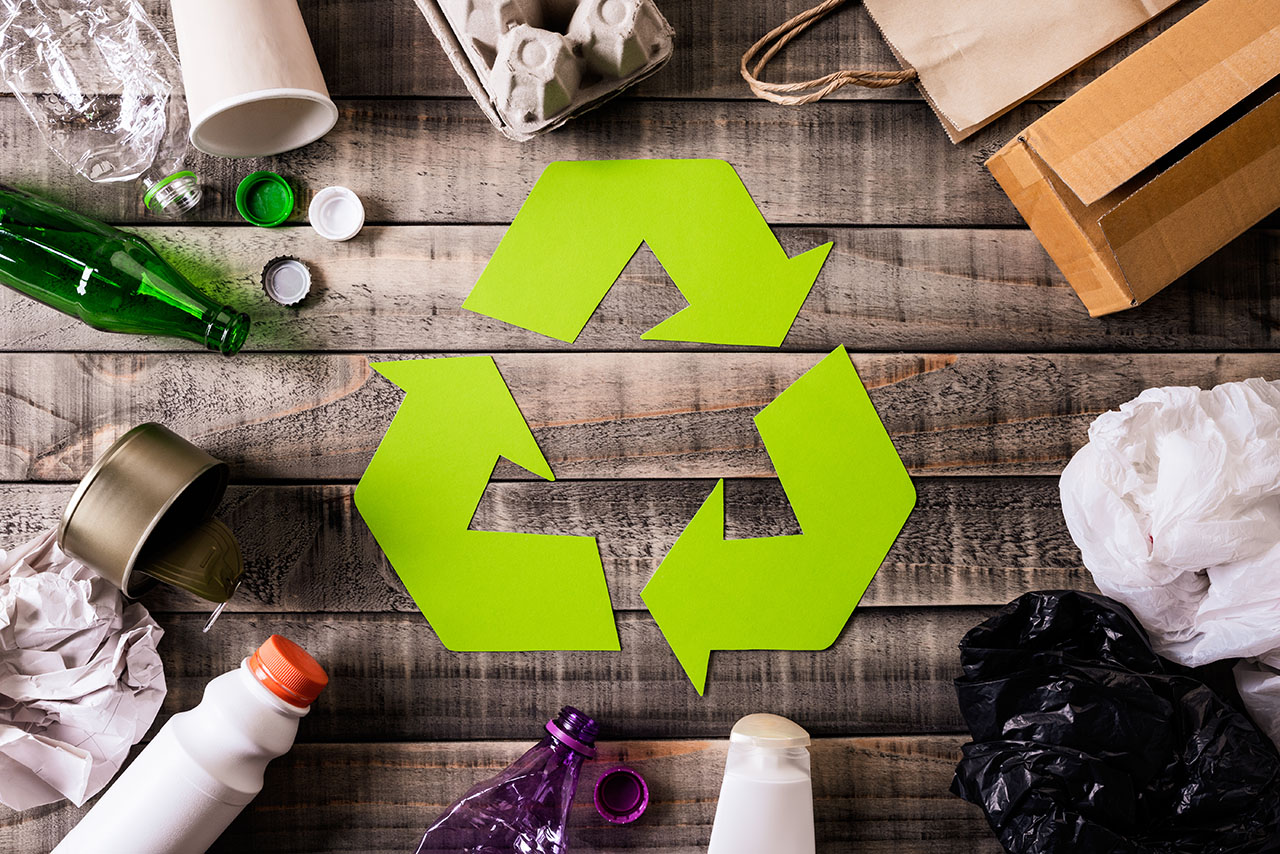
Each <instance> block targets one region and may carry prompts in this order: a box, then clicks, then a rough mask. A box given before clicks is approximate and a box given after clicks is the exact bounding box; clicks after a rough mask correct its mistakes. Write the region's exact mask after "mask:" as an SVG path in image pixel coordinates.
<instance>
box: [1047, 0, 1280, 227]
mask: <svg viewBox="0 0 1280 854" xmlns="http://www.w3.org/2000/svg"><path fill="white" fill-rule="evenodd" d="M1262 6H1270V7H1271V9H1272V12H1271V14H1272V15H1273V16H1277V15H1280V4H1277V3H1276V2H1275V0H1229V2H1228V0H1213V2H1209V3H1205V4H1204V5H1203V6H1200V7H1199V8H1198V9H1196V10H1195V11H1193V12H1191V13H1190V14H1189V15H1187V16H1186V17H1185V18H1183V19H1182V20H1181V21H1179V22H1178V23H1176V24H1174V25H1173V26H1172V27H1170V28H1169V29H1168V30H1167V31H1165V32H1164V33H1162V34H1161V35H1160V36H1159V38H1156V39H1153V40H1152V41H1150V42H1148V43H1147V44H1146V45H1144V46H1143V47H1142V48H1140V49H1139V50H1138V51H1136V52H1135V53H1133V54H1132V55H1131V56H1129V57H1127V58H1126V59H1125V60H1123V61H1122V62H1120V63H1119V64H1117V65H1116V66H1115V67H1114V68H1111V69H1109V70H1108V71H1107V72H1106V73H1105V74H1103V75H1101V76H1100V77H1098V78H1097V79H1096V80H1094V81H1093V82H1091V83H1090V84H1089V85H1088V86H1085V87H1084V88H1083V89H1081V90H1080V91H1079V92H1077V93H1076V94H1075V95H1073V96H1072V97H1070V98H1068V99H1067V100H1066V101H1065V102H1063V103H1062V104H1061V105H1059V106H1058V107H1056V108H1054V110H1053V111H1052V112H1050V113H1049V114H1048V115H1046V116H1044V117H1042V118H1041V119H1039V120H1038V121H1036V122H1035V123H1034V124H1032V125H1031V126H1030V127H1029V128H1027V129H1026V130H1025V131H1024V132H1023V134H1024V135H1025V136H1026V137H1027V139H1028V141H1029V142H1030V143H1031V145H1032V147H1034V148H1035V150H1036V153H1037V154H1038V155H1039V156H1040V157H1042V158H1043V159H1044V160H1045V162H1046V163H1048V164H1049V165H1050V166H1051V167H1052V169H1053V171H1054V173H1055V174H1056V175H1057V176H1058V177H1059V178H1061V179H1062V181H1063V182H1065V183H1066V184H1067V186H1069V187H1070V188H1071V191H1072V192H1073V193H1074V194H1075V195H1076V197H1077V198H1079V199H1080V200H1081V201H1083V202H1084V203H1085V204H1092V203H1093V202H1095V201H1097V200H1098V199H1101V198H1102V197H1104V196H1106V195H1108V194H1110V193H1112V192H1114V191H1115V190H1116V189H1117V188H1119V187H1120V186H1121V185H1123V184H1125V183H1127V182H1129V181H1131V180H1132V179H1134V178H1135V177H1137V176H1138V175H1139V174H1141V173H1142V172H1144V171H1146V170H1147V169H1148V168H1149V167H1150V166H1151V165H1152V164H1153V163H1155V162H1156V161H1157V160H1159V159H1160V158H1162V157H1165V156H1167V155H1168V154H1169V153H1170V152H1172V151H1173V150H1174V149H1176V148H1177V147H1178V146H1179V145H1182V144H1183V143H1185V142H1186V141H1187V140H1188V139H1190V138H1191V137H1192V136H1194V135H1195V134H1197V133H1199V132H1200V131H1201V129H1203V128H1204V127H1206V126H1208V125H1210V124H1212V123H1213V122H1215V121H1217V120H1218V119H1219V118H1221V117H1222V116H1223V115H1224V114H1226V113H1227V112H1228V111H1230V110H1231V108H1232V107H1233V106H1234V105H1236V104H1238V103H1240V102H1241V101H1242V100H1244V99H1245V98H1248V97H1249V96H1250V95H1251V94H1252V93H1254V92H1256V91H1258V90H1259V89H1261V88H1263V87H1265V86H1267V85H1268V84H1269V82H1270V81H1271V80H1272V79H1273V78H1274V77H1275V76H1276V74H1277V73H1280V59H1277V57H1280V26H1278V25H1277V23H1276V19H1275V18H1274V17H1272V18H1268V17H1267V16H1266V15H1265V13H1263V12H1262V11H1261V7H1262Z"/></svg>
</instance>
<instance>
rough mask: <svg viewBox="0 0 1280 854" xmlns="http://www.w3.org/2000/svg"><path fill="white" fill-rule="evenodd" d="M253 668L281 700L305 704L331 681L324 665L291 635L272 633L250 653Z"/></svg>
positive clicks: (253, 672) (292, 703) (308, 703)
mask: <svg viewBox="0 0 1280 854" xmlns="http://www.w3.org/2000/svg"><path fill="white" fill-rule="evenodd" d="M249 672H250V673H252V674H253V675H254V678H256V679H257V680H258V681H259V682H261V683H262V684H263V686H264V687H265V688H266V689H267V690H268V691H270V692H271V693H272V694H275V695H276V696H277V697H279V698H280V699H281V700H284V701H285V702H286V703H289V704H290V705H293V706H301V707H303V708H305V707H307V706H310V705H311V704H312V703H314V702H315V700H316V697H319V696H320V692H321V691H323V690H324V686H325V685H328V684H329V676H328V674H327V673H325V672H324V668H323V667H321V666H320V665H319V663H317V662H316V660H315V659H314V658H312V657H311V656H310V655H308V654H307V651H306V650H305V649H303V648H302V647H300V646H298V645H297V644H296V643H294V642H293V641H291V640H289V639H288V638H284V637H281V636H280V635H272V636H271V637H269V638H267V639H266V641H265V642H264V643H263V644H262V646H260V647H258V649H257V650H256V651H254V653H253V655H252V656H250V657H249Z"/></svg>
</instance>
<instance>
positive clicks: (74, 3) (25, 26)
mask: <svg viewBox="0 0 1280 854" xmlns="http://www.w3.org/2000/svg"><path fill="white" fill-rule="evenodd" d="M0 75H2V76H3V77H4V81H5V83H7V84H8V86H9V88H10V89H12V90H13V93H14V95H15V96H16V97H17V99H18V101H19V103H21V104H22V107H23V109H24V110H26V112H27V115H29V116H30V117H31V120H32V121H33V122H35V125H36V128H37V129H38V130H39V131H40V135H41V137H42V138H43V139H44V141H45V142H46V143H47V144H48V145H49V147H50V148H51V149H53V151H54V153H55V154H57V155H58V156H59V157H60V158H62V160H64V161H65V162H66V163H67V165H69V166H70V167H71V168H72V169H74V170H75V171H76V172H78V173H79V174H80V175H82V176H84V177H85V178H88V179H89V180H90V181H97V182H102V183H110V182H119V181H133V180H137V181H139V182H140V184H141V188H142V193H143V202H144V204H145V205H146V207H147V210H149V211H151V212H152V213H155V214H158V215H160V216H167V217H173V216H181V215H182V214H184V213H186V212H187V211H190V210H192V209H193V208H195V207H196V206H197V205H198V204H199V203H200V197H201V193H200V182H199V180H198V179H197V177H196V174H195V173H194V172H192V171H190V170H189V169H187V166H186V161H187V154H188V146H189V143H188V139H187V136H188V130H189V121H188V118H187V107H186V99H185V97H183V94H182V75H181V70H180V67H179V65H178V60H177V58H176V57H175V56H174V55H173V51H171V50H170V49H169V45H168V44H167V43H166V42H165V40H164V37H163V36H162V35H161V34H160V32H159V31H158V30H157V29H156V28H155V25H154V24H152V22H151V19H150V18H149V17H148V16H147V13H146V12H145V11H144V10H143V9H142V7H141V6H140V5H139V4H138V2H137V0H0Z"/></svg>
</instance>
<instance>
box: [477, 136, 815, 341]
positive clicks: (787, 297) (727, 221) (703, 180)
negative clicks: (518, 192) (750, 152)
mask: <svg viewBox="0 0 1280 854" xmlns="http://www.w3.org/2000/svg"><path fill="white" fill-rule="evenodd" d="M642 242H645V243H648V244H649V248H650V249H652V250H653V254H654V255H656V256H657V258H658V261H659V262H661V264H662V266H663V267H664V268H665V269H666V271H667V274H668V275H669V276H670V277H671V280H672V281H673V282H674V283H675V285H676V287H677V288H679V289H680V293H682V294H683V295H684V298H685V299H686V300H687V301H688V303H689V306H688V307H687V308H684V309H682V310H680V311H679V312H677V313H676V314H674V315H672V316H671V317H669V318H667V319H666V320H664V321H663V322H662V323H659V324H658V325H657V326H655V327H653V328H652V329H650V330H648V331H647V332H645V333H644V334H643V335H641V336H640V337H641V338H644V339H648V340H660V341H692V342H698V343H703V344H731V345H759V346H764V347H777V346H779V345H781V344H782V341H783V339H784V338H786V336H787V331H788V330H789V329H790V328H791V324H792V323H793V322H795V318H796V315H797V314H799V313H800V307H801V306H802V305H803V304H804V301H805V298H806V297H807V296H808V295H809V291H810V289H812V288H813V284H814V281H815V280H816V278H817V276H818V271H819V270H821V269H822V265H823V263H824V262H825V261H826V259H827V254H828V253H829V252H830V251H831V245H832V244H830V243H826V244H823V245H822V246H818V247H816V248H814V249H811V250H809V251H807V252H804V253H802V254H800V255H797V256H796V257H795V258H788V257H787V254H786V252H785V251H783V249H782V246H781V245H780V244H779V243H778V239H777V238H776V237H775V236H774V234H773V232H772V231H770V229H769V225H768V223H766V222H765V220H764V217H763V216H762V215H761V214H760V210H759V209H758V208H757V207H756V204H755V202H753V201H752V200H751V195H750V194H749V193H748V192H747V188H746V187H745V186H743V184H742V180H741V179H740V178H739V177H738V174H737V173H736V172H735V171H734V170H733V167H732V166H730V165H729V164H728V163H726V162H725V161H723V160H597V161H577V162H573V161H561V162H557V163H552V164H551V165H549V166H547V168H546V170H545V171H544V172H543V173H542V177H540V178H539V179H538V183H537V184H536V185H535V186H534V188H533V191H532V192H530V193H529V197H528V198H527V199H526V200H525V203H524V205H523V206H522V207H521V208H520V212H519V213H518V214H517V215H516V218H515V221H514V222H512V223H511V227H510V228H509V229H508V230H507V233H506V235H505V236H504V237H503V238H502V242H501V243H500V244H499V245H498V248H497V250H496V251H495V252H494V253H493V257H492V258H491V259H490V260H489V264H488V266H486V267H485V269H484V272H483V273H481V275H480V279H479V281H477V282H476V285H475V287H474V288H473V289H472V290H471V294H470V295H469V296H468V297H467V299H466V301H465V302H463V304H462V307H463V308H466V309H469V310H471V311H474V312H476V313H478V314H483V315H487V316H489V317H493V318H496V319H498V320H502V321H505V322H507V323H511V324H514V325H515V326H520V327H523V328H525V329H531V330H533V331H534V332H539V333H541V334H543V335H547V336H550V337H552V338H557V339H559V340H561V341H567V342H573V341H574V340H576V339H577V337H578V335H579V333H581V332H582V328H583V327H584V326H586V324H587V320H588V319H590V317H591V315H592V313H593V312H594V311H595V310H596V306H598V305H599V304H600V300H602V299H604V295H605V294H606V293H607V292H608V291H609V288H611V287H612V286H613V283H614V281H615V280H616V279H617V278H618V276H619V275H620V274H621V273H622V270H623V268H624V267H626V265H627V262H628V261H630V260H631V256H632V255H634V254H635V252H636V250H637V249H639V248H640V244H641V243H642Z"/></svg>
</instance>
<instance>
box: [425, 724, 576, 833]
mask: <svg viewBox="0 0 1280 854" xmlns="http://www.w3.org/2000/svg"><path fill="white" fill-rule="evenodd" d="M598 732H599V727H597V725H596V722H595V721H594V720H592V719H591V718H589V717H587V716H586V715H584V714H583V713H582V712H580V711H578V710H577V709H575V708H573V707H572V706H565V707H564V708H563V709H561V710H560V715H559V716H558V717H557V718H556V719H555V720H552V721H548V722H547V735H546V737H544V738H543V739H542V741H540V742H538V744H537V746H536V747H533V748H531V749H530V750H529V751H528V752H527V753H525V754H524V755H523V756H521V757H520V758H519V759H517V760H516V761H515V762H514V763H512V764H511V766H510V767H509V768H507V769H506V770H505V771H503V772H502V773H501V774H499V775H498V776H496V777H493V778H492V779H489V780H485V781H484V782H483V783H479V784H477V785H476V786H475V787H474V788H472V789H471V791H469V792H467V793H466V794H465V795H463V796H462V798H461V799H459V800H458V801H457V802H456V803H454V804H453V806H451V807H449V809H447V810H445V812H444V815H442V816H440V818H438V819H436V822H435V824H433V825H431V827H430V828H429V829H428V830H427V833H426V835H425V836H423V837H422V842H421V843H420V844H419V845H418V848H417V854H444V852H448V854H564V852H565V851H567V850H568V848H569V840H568V824H569V807H570V806H571V805H572V804H573V795H574V792H576V791H577V789H578V777H579V775H580V774H581V773H582V763H583V762H584V761H585V760H587V759H591V758H592V757H594V756H595V755H596V749H595V740H596V734H597V733H598Z"/></svg>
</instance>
